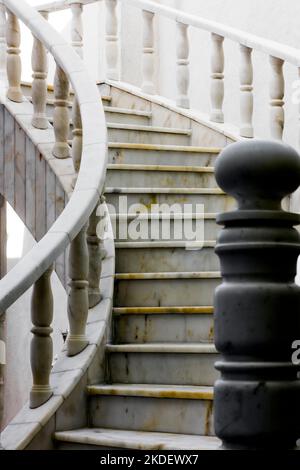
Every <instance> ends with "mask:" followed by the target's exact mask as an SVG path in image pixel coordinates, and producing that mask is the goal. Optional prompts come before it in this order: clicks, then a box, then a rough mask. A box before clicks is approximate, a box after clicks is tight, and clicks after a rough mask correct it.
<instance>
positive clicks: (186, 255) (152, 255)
mask: <svg viewBox="0 0 300 470" xmlns="http://www.w3.org/2000/svg"><path fill="white" fill-rule="evenodd" d="M215 243H216V242H215V241H205V242H198V244H197V243H195V242H192V244H189V243H188V242H178V241H170V242H169V241H164V242H162V241H147V242H144V241H138V242H131V241H129V242H126V241H125V242H116V243H115V249H116V254H117V256H116V270H117V272H118V273H124V272H125V273H126V272H128V273H143V272H157V271H158V272H171V271H172V272H182V271H187V272H189V271H193V272H194V271H218V270H219V269H220V262H219V258H218V257H217V255H216V254H215V251H214V250H215Z"/></svg>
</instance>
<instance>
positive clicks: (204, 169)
mask: <svg viewBox="0 0 300 470" xmlns="http://www.w3.org/2000/svg"><path fill="white" fill-rule="evenodd" d="M107 169H108V170H115V171H117V170H119V171H120V170H121V171H125V170H126V171H164V172H174V173H178V172H183V173H214V168H213V167H210V166H184V165H143V164H133V165H131V164H127V163H111V164H109V165H107Z"/></svg>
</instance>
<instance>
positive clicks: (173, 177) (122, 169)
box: [106, 163, 217, 188]
mask: <svg viewBox="0 0 300 470" xmlns="http://www.w3.org/2000/svg"><path fill="white" fill-rule="evenodd" d="M106 185H107V186H120V185H121V187H152V186H156V187H168V188H180V187H182V188H188V187H190V188H195V187H197V186H199V187H201V188H213V187H217V183H216V180H215V175H214V168H213V167H199V166H183V165H178V166H175V165H141V164H134V165H133V164H123V163H115V164H109V165H108V167H107V177H106Z"/></svg>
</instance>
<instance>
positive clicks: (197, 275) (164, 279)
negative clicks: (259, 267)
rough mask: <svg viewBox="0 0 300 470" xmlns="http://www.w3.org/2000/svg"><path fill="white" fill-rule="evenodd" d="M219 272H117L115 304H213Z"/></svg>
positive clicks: (219, 278)
mask: <svg viewBox="0 0 300 470" xmlns="http://www.w3.org/2000/svg"><path fill="white" fill-rule="evenodd" d="M220 282H221V276H220V273H219V272H152V273H150V272H148V273H118V274H116V275H115V302H114V305H115V307H135V306H136V305H143V306H145V307H147V306H149V307H154V306H157V307H160V306H178V307H180V306H194V305H199V306H204V305H212V302H213V296H214V291H215V289H216V287H217V286H218V285H219V284H220Z"/></svg>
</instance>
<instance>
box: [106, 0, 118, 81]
mask: <svg viewBox="0 0 300 470" xmlns="http://www.w3.org/2000/svg"><path fill="white" fill-rule="evenodd" d="M117 5H118V2H117V0H105V6H106V22H105V32H106V63H107V72H106V75H107V78H109V79H110V80H119V78H120V73H119V43H118V15H117Z"/></svg>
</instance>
